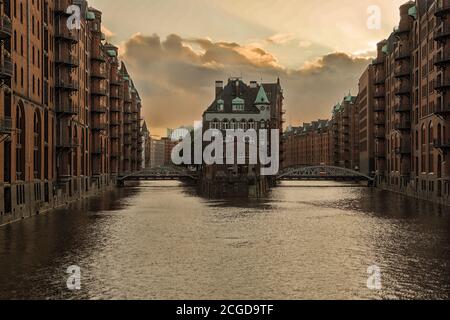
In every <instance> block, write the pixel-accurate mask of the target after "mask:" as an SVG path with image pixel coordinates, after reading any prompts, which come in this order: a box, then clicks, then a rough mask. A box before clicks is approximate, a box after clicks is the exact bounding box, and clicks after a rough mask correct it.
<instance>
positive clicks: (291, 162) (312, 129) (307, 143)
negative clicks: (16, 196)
mask: <svg viewBox="0 0 450 320" xmlns="http://www.w3.org/2000/svg"><path fill="white" fill-rule="evenodd" d="M330 125H331V123H330V121H328V120H318V121H314V122H312V123H304V124H303V125H302V126H300V127H289V128H288V129H287V130H286V133H285V134H284V136H283V148H284V155H285V158H284V161H283V167H284V168H289V167H295V166H316V165H327V166H329V165H332V157H331V148H330V140H331V129H330Z"/></svg>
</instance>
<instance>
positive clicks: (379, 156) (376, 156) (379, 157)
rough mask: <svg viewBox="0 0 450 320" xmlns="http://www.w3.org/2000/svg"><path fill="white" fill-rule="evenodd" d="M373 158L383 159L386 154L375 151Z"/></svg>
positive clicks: (382, 151) (381, 151)
mask: <svg viewBox="0 0 450 320" xmlns="http://www.w3.org/2000/svg"><path fill="white" fill-rule="evenodd" d="M374 156H375V158H377V159H385V158H386V152H385V151H384V150H375V152H374Z"/></svg>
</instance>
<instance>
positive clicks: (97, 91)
mask: <svg viewBox="0 0 450 320" xmlns="http://www.w3.org/2000/svg"><path fill="white" fill-rule="evenodd" d="M91 95H94V96H107V95H108V90H107V89H106V88H101V87H95V86H93V87H91Z"/></svg>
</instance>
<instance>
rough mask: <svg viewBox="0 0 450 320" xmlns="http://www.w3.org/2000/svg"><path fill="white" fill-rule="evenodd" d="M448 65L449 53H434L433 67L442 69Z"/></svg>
mask: <svg viewBox="0 0 450 320" xmlns="http://www.w3.org/2000/svg"><path fill="white" fill-rule="evenodd" d="M449 63H450V52H442V53H436V55H435V57H434V65H435V66H437V67H438V68H444V67H446V66H447V64H449Z"/></svg>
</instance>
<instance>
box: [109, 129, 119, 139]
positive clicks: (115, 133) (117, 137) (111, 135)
mask: <svg viewBox="0 0 450 320" xmlns="http://www.w3.org/2000/svg"><path fill="white" fill-rule="evenodd" d="M110 138H111V139H113V140H118V139H119V138H120V136H119V133H118V132H115V131H113V132H111V134H110Z"/></svg>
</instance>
